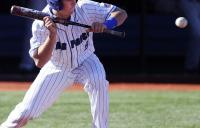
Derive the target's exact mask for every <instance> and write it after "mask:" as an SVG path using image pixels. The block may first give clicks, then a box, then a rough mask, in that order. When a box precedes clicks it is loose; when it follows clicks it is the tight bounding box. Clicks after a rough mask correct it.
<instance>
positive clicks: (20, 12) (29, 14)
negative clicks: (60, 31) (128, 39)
mask: <svg viewBox="0 0 200 128" xmlns="http://www.w3.org/2000/svg"><path fill="white" fill-rule="evenodd" d="M10 13H11V14H12V15H15V16H20V17H25V18H29V19H37V20H43V18H44V17H45V16H49V14H47V13H44V12H42V11H38V10H34V9H29V8H25V7H20V6H15V5H13V6H12V7H11V10H10ZM52 20H53V21H54V22H55V23H60V24H63V25H66V26H67V25H75V26H80V27H84V28H91V26H89V25H86V24H81V23H77V22H72V21H67V20H65V19H59V18H52ZM104 33H107V34H111V35H115V36H118V37H121V38H124V37H125V32H119V31H114V30H109V29H105V30H104Z"/></svg>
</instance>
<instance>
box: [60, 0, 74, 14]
mask: <svg viewBox="0 0 200 128" xmlns="http://www.w3.org/2000/svg"><path fill="white" fill-rule="evenodd" d="M62 3H63V10H62V11H64V12H68V13H69V14H71V13H72V12H73V11H74V8H75V5H76V0H62Z"/></svg>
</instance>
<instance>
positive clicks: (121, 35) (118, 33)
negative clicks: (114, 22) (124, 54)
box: [104, 29, 126, 38]
mask: <svg viewBox="0 0 200 128" xmlns="http://www.w3.org/2000/svg"><path fill="white" fill-rule="evenodd" d="M104 33H107V34H111V35H114V36H118V37H121V38H125V36H126V33H125V32H119V31H115V30H109V29H105V30H104Z"/></svg>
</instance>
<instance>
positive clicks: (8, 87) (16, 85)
mask: <svg viewBox="0 0 200 128" xmlns="http://www.w3.org/2000/svg"><path fill="white" fill-rule="evenodd" d="M30 85H31V83H30V82H0V91H25V90H27V89H28V88H29V87H30ZM82 89H83V87H82V86H78V85H75V86H72V87H70V88H68V89H67V91H77V90H82ZM110 90H111V91H113V90H127V91H134V90H152V91H154V90H159V91H166V90H175V91H200V84H158V83H155V84H154V83H111V84H110Z"/></svg>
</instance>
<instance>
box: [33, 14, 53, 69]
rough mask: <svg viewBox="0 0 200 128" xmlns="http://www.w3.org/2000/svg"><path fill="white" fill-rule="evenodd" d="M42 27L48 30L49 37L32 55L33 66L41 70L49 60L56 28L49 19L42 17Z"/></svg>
mask: <svg viewBox="0 0 200 128" xmlns="http://www.w3.org/2000/svg"><path fill="white" fill-rule="evenodd" d="M43 20H44V25H45V27H46V28H47V29H48V30H49V36H48V37H47V38H46V40H45V42H43V43H42V45H41V46H40V47H38V48H37V49H36V50H35V51H34V53H33V60H34V62H35V65H36V66H37V67H39V68H42V67H43V66H44V65H45V64H46V63H47V62H48V61H49V60H50V58H51V56H52V51H53V49H54V46H55V43H56V32H57V30H56V27H55V24H54V23H53V21H52V20H51V18H50V17H44V19H43Z"/></svg>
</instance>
